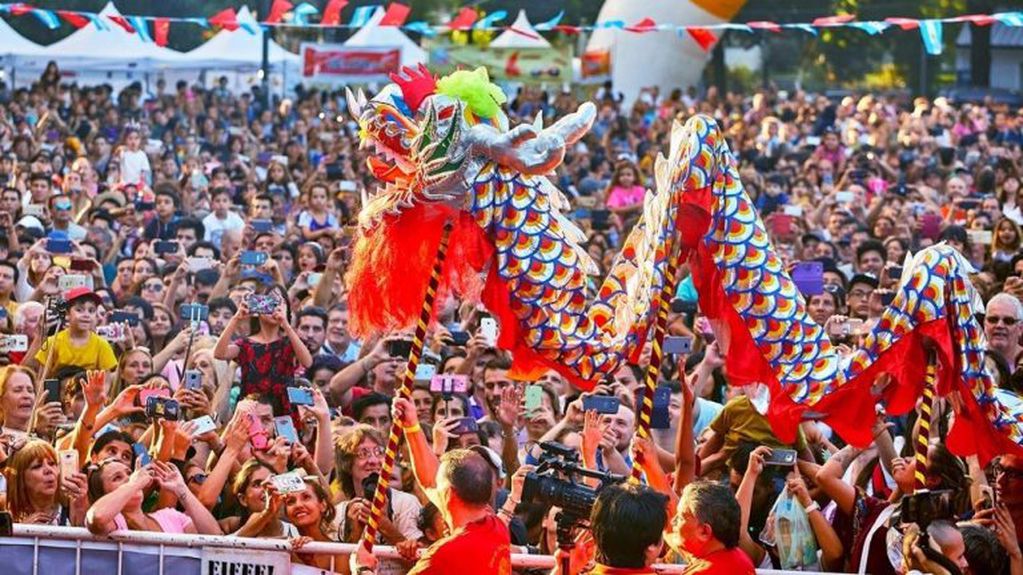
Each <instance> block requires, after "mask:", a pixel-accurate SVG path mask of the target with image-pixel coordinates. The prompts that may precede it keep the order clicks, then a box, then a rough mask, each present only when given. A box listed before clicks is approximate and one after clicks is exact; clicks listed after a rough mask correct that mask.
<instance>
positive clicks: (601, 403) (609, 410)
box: [583, 395, 621, 415]
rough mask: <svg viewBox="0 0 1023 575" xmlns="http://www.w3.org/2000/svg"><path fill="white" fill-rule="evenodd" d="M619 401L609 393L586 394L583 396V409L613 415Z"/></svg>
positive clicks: (616, 410) (616, 411)
mask: <svg viewBox="0 0 1023 575" xmlns="http://www.w3.org/2000/svg"><path fill="white" fill-rule="evenodd" d="M620 403H621V401H620V400H619V399H618V398H617V397H614V396H611V395H587V396H586V397H584V398H583V411H596V412H597V413H606V414H609V415H614V414H615V413H618V405H619V404H620Z"/></svg>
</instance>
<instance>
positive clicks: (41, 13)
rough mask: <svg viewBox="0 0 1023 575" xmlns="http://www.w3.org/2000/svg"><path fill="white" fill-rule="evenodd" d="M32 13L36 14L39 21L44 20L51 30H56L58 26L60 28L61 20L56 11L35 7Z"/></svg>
mask: <svg viewBox="0 0 1023 575" xmlns="http://www.w3.org/2000/svg"><path fill="white" fill-rule="evenodd" d="M32 14H33V15H35V17H36V18H39V21H40V22H42V23H43V24H44V25H45V26H46V27H47V28H49V29H50V30H56V29H57V28H60V20H58V19H57V14H56V13H54V12H53V11H52V10H41V9H39V8H33V9H32Z"/></svg>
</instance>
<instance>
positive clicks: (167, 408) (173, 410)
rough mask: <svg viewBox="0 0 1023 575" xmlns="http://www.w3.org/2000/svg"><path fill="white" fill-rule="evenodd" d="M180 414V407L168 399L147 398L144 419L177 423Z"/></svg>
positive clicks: (174, 401) (175, 401)
mask: <svg viewBox="0 0 1023 575" xmlns="http://www.w3.org/2000/svg"><path fill="white" fill-rule="evenodd" d="M180 413H181V405H180V404H178V402H177V400H174V399H170V398H169V397H149V398H147V399H146V417H149V418H151V419H157V418H159V419H166V420H167V421H177V420H178V416H179V415H180Z"/></svg>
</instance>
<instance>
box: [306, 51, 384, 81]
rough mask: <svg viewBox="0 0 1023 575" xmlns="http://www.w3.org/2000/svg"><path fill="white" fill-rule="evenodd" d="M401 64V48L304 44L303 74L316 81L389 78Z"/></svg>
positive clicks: (378, 79) (381, 79)
mask: <svg viewBox="0 0 1023 575" xmlns="http://www.w3.org/2000/svg"><path fill="white" fill-rule="evenodd" d="M400 67H401V48H398V47H394V48H346V47H344V46H342V45H341V44H312V43H305V44H302V77H303V78H305V79H307V80H312V81H325V82H338V81H351V80H361V81H387V79H388V74H391V73H397V72H398V70H399V68H400Z"/></svg>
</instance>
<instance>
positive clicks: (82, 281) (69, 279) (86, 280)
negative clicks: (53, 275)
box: [57, 274, 92, 292]
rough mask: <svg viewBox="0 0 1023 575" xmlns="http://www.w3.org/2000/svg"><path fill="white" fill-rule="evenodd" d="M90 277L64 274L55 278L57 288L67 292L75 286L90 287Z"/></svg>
mask: <svg viewBox="0 0 1023 575" xmlns="http://www.w3.org/2000/svg"><path fill="white" fill-rule="evenodd" d="M91 284H92V277H91V276H83V275H75V274H64V275H62V276H60V277H59V278H57V288H58V289H60V291H61V292H68V291H71V290H73V289H75V288H77V287H86V288H89V289H92V285H91Z"/></svg>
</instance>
